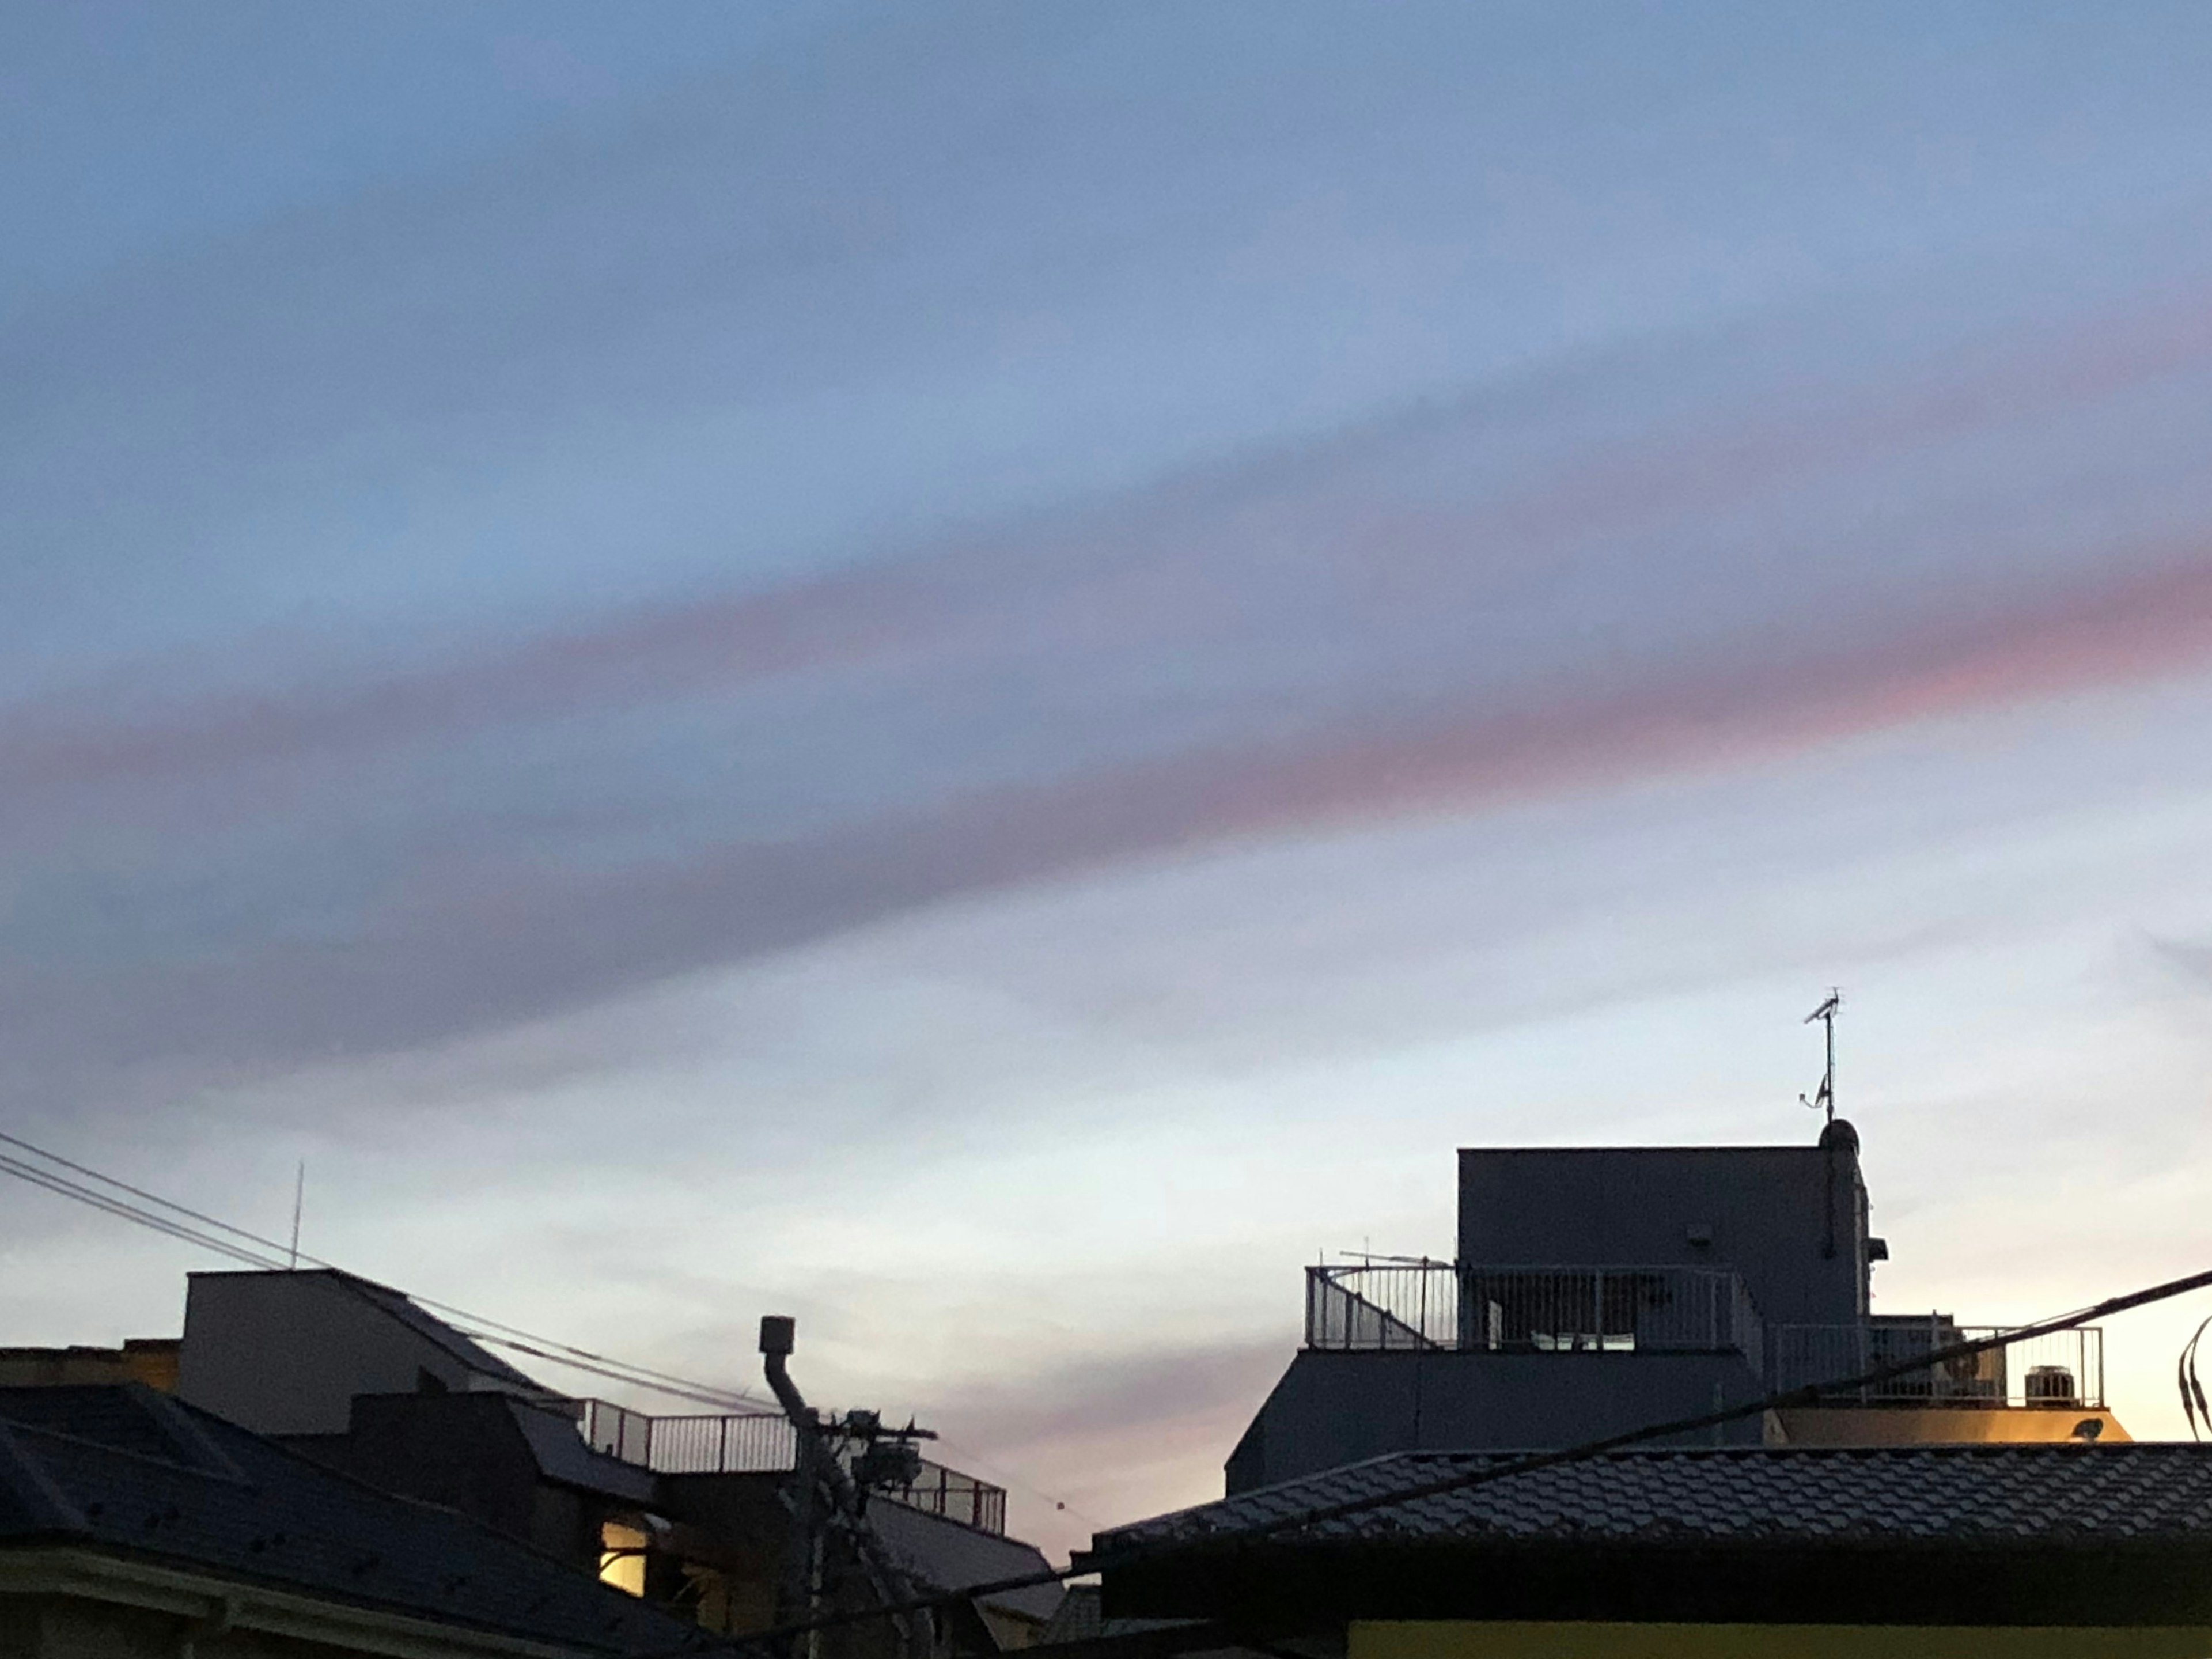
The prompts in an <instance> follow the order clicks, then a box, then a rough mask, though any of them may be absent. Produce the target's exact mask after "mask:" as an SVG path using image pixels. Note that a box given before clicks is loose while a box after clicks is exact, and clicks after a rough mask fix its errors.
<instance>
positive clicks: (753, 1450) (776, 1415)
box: [574, 1400, 799, 1474]
mask: <svg viewBox="0 0 2212 1659" xmlns="http://www.w3.org/2000/svg"><path fill="white" fill-rule="evenodd" d="M574 1406H575V1407H576V1426H577V1427H578V1429H579V1430H580V1431H582V1433H583V1437H584V1439H585V1442H586V1444H588V1445H589V1446H590V1447H591V1448H592V1450H594V1451H602V1452H605V1453H606V1454H607V1455H609V1456H610V1457H619V1458H620V1459H622V1461H623V1462H625V1463H635V1464H636V1465H637V1466H638V1467H639V1468H644V1469H651V1470H653V1473H655V1474H778V1473H781V1471H783V1470H785V1469H788V1468H793V1467H794V1466H795V1465H796V1464H797V1462H798V1461H799V1436H798V1433H797V1431H794V1430H793V1428H792V1426H791V1423H790V1420H789V1419H787V1418H786V1417H785V1416H784V1415H783V1414H782V1413H781V1412H758V1413H745V1414H742V1415H737V1416H722V1417H708V1416H702V1417H649V1416H647V1414H646V1413H643V1412H636V1411H632V1410H630V1408H629V1407H627V1406H617V1405H616V1404H615V1403H614V1402H613V1401H607V1400H579V1401H574Z"/></svg>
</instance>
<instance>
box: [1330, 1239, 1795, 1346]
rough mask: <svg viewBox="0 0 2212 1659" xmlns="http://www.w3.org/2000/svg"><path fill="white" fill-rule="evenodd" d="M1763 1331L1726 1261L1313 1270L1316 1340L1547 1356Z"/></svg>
mask: <svg viewBox="0 0 2212 1659" xmlns="http://www.w3.org/2000/svg"><path fill="white" fill-rule="evenodd" d="M1764 1335H1765V1331H1764V1328H1763V1326H1762V1324H1761V1322H1760V1320H1759V1314H1758V1310H1756V1309H1754V1308H1753V1306H1752V1302H1751V1297H1750V1296H1749V1294H1748V1293H1747V1292H1746V1291H1745V1290H1744V1288H1743V1281H1742V1280H1741V1279H1739V1278H1738V1277H1737V1276H1736V1275H1735V1273H1731V1272H1729V1271H1728V1270H1727V1269H1725V1268H1714V1267H1672V1266H1657V1267H1638V1266H1632V1265H1624V1266H1617V1267H1489V1266H1475V1267H1458V1266H1455V1265H1454V1264H1453V1263H1451V1262H1448V1261H1419V1262H1388V1263H1380V1262H1378V1263H1362V1264H1358V1265H1353V1266H1346V1267H1309V1268H1307V1269H1306V1346H1308V1347H1309V1348H1322V1349H1392V1348H1407V1349H1418V1348H1449V1349H1455V1350H1459V1351H1462V1352H1465V1351H1468V1350H1477V1351H1483V1352H1541V1353H1632V1352H1644V1353H1729V1352H1735V1353H1741V1354H1742V1355H1743V1356H1744V1357H1745V1358H1747V1360H1749V1362H1750V1364H1751V1365H1752V1368H1753V1370H1761V1369H1763V1367H1764V1364H1765V1358H1764Z"/></svg>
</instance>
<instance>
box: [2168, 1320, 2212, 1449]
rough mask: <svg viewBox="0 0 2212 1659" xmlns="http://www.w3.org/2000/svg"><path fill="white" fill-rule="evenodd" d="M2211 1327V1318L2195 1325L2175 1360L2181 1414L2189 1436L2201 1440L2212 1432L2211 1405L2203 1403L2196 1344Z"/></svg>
mask: <svg viewBox="0 0 2212 1659" xmlns="http://www.w3.org/2000/svg"><path fill="white" fill-rule="evenodd" d="M2207 1328H2212V1319H2207V1320H2205V1321H2204V1322H2203V1324H2201V1325H2199V1326H2197V1329H2196V1330H2195V1332H2193V1333H2192V1334H2191V1336H2190V1339H2189V1340H2188V1341H2186V1342H2185V1343H2184V1344H2182V1347H2181V1357H2180V1358H2179V1361H2177V1362H2176V1364H2175V1366H2174V1370H2175V1374H2176V1381H2177V1382H2179V1384H2180V1386H2181V1414H2182V1416H2183V1418H2184V1419H2186V1420H2187V1422H2188V1424H2189V1437H2190V1438H2191V1440H2196V1441H2202V1440H2203V1438H2204V1437H2205V1436H2206V1435H2208V1434H2212V1407H2209V1406H2207V1405H2206V1403H2205V1399H2204V1379H2203V1377H2202V1376H2198V1375H2197V1345H2198V1344H2199V1343H2201V1342H2203V1340H2204V1333H2205V1331H2206V1329H2207Z"/></svg>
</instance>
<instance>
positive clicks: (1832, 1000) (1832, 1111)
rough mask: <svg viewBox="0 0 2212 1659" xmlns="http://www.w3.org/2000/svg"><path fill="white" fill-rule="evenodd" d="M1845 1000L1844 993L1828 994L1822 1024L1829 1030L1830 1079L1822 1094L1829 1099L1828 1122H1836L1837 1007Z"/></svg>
mask: <svg viewBox="0 0 2212 1659" xmlns="http://www.w3.org/2000/svg"><path fill="white" fill-rule="evenodd" d="M1842 1000H1844V997H1843V993H1842V992H1840V991H1838V990H1833V989H1832V990H1831V991H1830V992H1829V994H1828V1012H1827V1014H1826V1017H1825V1018H1823V1019H1822V1020H1821V1021H1820V1024H1823V1025H1825V1026H1826V1027H1827V1028H1828V1078H1827V1081H1826V1083H1825V1084H1824V1085H1821V1089H1820V1092H1821V1093H1822V1094H1824V1095H1826V1096H1827V1097H1828V1121H1829V1122H1831V1123H1833V1122H1834V1121H1836V1005H1837V1004H1838V1003H1839V1002H1841V1001H1842Z"/></svg>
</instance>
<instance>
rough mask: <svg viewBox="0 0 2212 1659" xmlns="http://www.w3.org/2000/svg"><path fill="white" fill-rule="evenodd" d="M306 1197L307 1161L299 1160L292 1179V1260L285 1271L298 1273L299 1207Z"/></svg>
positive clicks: (304, 1159)
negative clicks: (296, 1170)
mask: <svg viewBox="0 0 2212 1659" xmlns="http://www.w3.org/2000/svg"><path fill="white" fill-rule="evenodd" d="M306 1200H307V1159H306V1158H301V1160H300V1168H299V1170H298V1172H297V1173H296V1174H295V1175H294V1176H293V1177H292V1260H291V1264H290V1266H289V1267H287V1268H286V1269H285V1271H286V1272H288V1273H297V1272H299V1271H300V1206H301V1204H302V1203H304V1202H305V1201H306Z"/></svg>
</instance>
